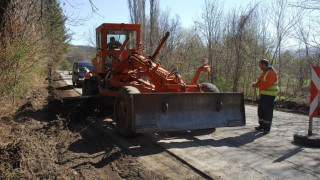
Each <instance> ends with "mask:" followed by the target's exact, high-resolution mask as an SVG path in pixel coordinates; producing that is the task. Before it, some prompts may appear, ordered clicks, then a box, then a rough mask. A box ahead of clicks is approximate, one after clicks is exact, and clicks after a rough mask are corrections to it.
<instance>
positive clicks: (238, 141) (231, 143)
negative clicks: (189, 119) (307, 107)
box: [159, 131, 265, 148]
mask: <svg viewBox="0 0 320 180" xmlns="http://www.w3.org/2000/svg"><path fill="white" fill-rule="evenodd" d="M204 132H206V131H204ZM204 134H205V133H204ZM264 135H265V134H263V133H260V132H257V131H252V132H247V133H245V134H241V135H239V136H236V137H228V138H223V139H218V140H215V139H205V140H201V139H199V138H197V137H196V136H199V133H198V132H197V133H195V134H193V133H192V132H191V133H186V134H183V132H180V133H179V134H177V133H169V134H168V133H167V134H164V133H159V137H160V140H161V139H163V140H166V139H185V140H186V141H182V142H159V143H160V144H162V145H164V146H165V147H168V148H188V147H198V146H214V147H221V146H228V147H240V146H243V145H245V144H248V143H251V142H253V141H255V140H256V139H258V138H261V137H263V136H264Z"/></svg>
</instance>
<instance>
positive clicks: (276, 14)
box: [270, 0, 300, 97]
mask: <svg viewBox="0 0 320 180" xmlns="http://www.w3.org/2000/svg"><path fill="white" fill-rule="evenodd" d="M270 19H271V23H272V24H273V25H274V28H275V31H276V37H275V39H276V40H275V42H276V48H275V50H274V53H273V59H272V61H271V64H273V62H274V60H275V59H276V56H277V60H278V77H279V78H278V84H279V95H280V96H281V75H282V74H281V69H282V63H281V50H282V44H283V42H285V41H286V40H287V37H288V34H289V32H290V31H291V29H292V28H293V27H294V26H295V25H296V24H297V22H299V19H300V14H299V13H297V12H294V11H293V9H289V4H288V1H287V0H275V1H274V2H272V4H271V12H270ZM280 96H279V97H280Z"/></svg>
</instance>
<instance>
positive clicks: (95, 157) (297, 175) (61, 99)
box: [0, 74, 320, 179]
mask: <svg viewBox="0 0 320 180" xmlns="http://www.w3.org/2000/svg"><path fill="white" fill-rule="evenodd" d="M64 79H65V80H68V79H70V76H68V75H66V74H63V75H62V76H61V77H60V76H56V79H54V80H53V82H52V86H50V85H49V86H48V91H49V97H48V98H47V101H46V102H44V104H43V105H44V106H43V107H42V108H35V107H36V106H34V105H33V104H34V103H35V102H31V103H29V104H26V105H25V106H24V107H23V108H21V110H20V111H19V112H18V113H17V114H16V115H15V116H14V117H13V118H10V117H2V118H1V119H0V132H1V133H0V160H1V161H0V175H1V176H0V179H1V178H5V179H8V178H12V179H19V178H22V179H28V178H29V179H36V178H39V179H319V178H320V158H319V153H320V149H316V148H308V147H302V146H298V145H296V144H294V143H292V136H293V134H294V133H296V132H299V131H301V132H304V131H306V129H307V123H306V122H307V119H308V118H307V117H306V116H303V115H297V114H290V113H284V112H280V111H275V118H274V123H273V127H272V130H271V133H270V134H268V135H263V134H260V133H257V132H255V131H253V127H254V126H255V125H256V107H253V106H246V119H247V125H246V126H245V127H236V128H218V129H217V130H216V132H212V131H210V130H201V131H192V132H189V131H184V132H170V133H152V134H141V135H139V136H137V137H135V138H125V137H121V136H119V135H118V134H117V133H116V130H115V125H114V123H113V121H112V117H113V115H112V113H113V112H112V111H113V106H112V99H101V98H100V97H96V98H86V97H79V96H80V93H81V91H80V92H79V91H78V90H79V89H77V91H76V90H75V89H74V88H73V87H72V86H70V85H68V84H67V83H68V81H67V83H66V81H64ZM96 102H99V103H96ZM38 104H39V102H38ZM37 107H38V106H37ZM314 126H315V132H316V133H318V132H319V130H320V123H319V121H318V120H315V125H314Z"/></svg>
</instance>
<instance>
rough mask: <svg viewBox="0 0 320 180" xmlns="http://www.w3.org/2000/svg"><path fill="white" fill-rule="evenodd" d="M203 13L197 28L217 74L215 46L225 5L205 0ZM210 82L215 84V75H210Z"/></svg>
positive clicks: (196, 24) (216, 1) (212, 67)
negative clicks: (214, 56) (214, 57)
mask: <svg viewBox="0 0 320 180" xmlns="http://www.w3.org/2000/svg"><path fill="white" fill-rule="evenodd" d="M202 10H203V13H202V16H201V19H200V20H199V21H196V22H195V28H196V30H197V31H198V32H199V33H200V37H204V39H203V40H204V41H205V42H206V44H207V48H208V59H209V63H210V66H211V69H212V72H215V71H214V70H215V68H216V66H214V62H213V55H214V52H215V50H214V45H215V44H217V43H218V42H219V38H220V37H221V36H220V32H221V27H220V26H221V21H222V17H223V4H220V3H219V1H218V0H213V1H209V0H204V6H203V8H202ZM208 79H209V82H211V83H213V81H214V75H213V73H209V74H208Z"/></svg>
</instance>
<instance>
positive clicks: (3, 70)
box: [0, 0, 69, 115]
mask: <svg viewBox="0 0 320 180" xmlns="http://www.w3.org/2000/svg"><path fill="white" fill-rule="evenodd" d="M65 22H66V17H65V16H64V15H63V13H62V10H61V8H60V6H59V3H58V1H56V0H28V1H19V0H1V1H0V79H1V81H0V103H1V104H2V106H1V107H0V115H4V114H5V113H10V112H12V111H14V110H15V109H16V108H17V107H19V106H20V105H22V104H24V103H26V102H28V101H29V100H30V99H32V98H34V97H36V96H38V94H39V93H38V92H39V91H46V85H45V79H46V78H47V79H48V80H49V81H50V80H51V75H52V73H53V70H54V69H55V66H56V65H57V64H58V63H59V62H60V61H61V60H63V58H64V54H65V53H66V52H67V49H68V39H69V37H68V35H67V31H66V29H65V26H64V25H65Z"/></svg>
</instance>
